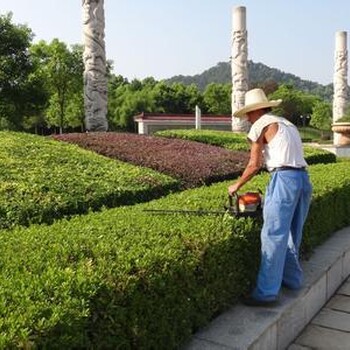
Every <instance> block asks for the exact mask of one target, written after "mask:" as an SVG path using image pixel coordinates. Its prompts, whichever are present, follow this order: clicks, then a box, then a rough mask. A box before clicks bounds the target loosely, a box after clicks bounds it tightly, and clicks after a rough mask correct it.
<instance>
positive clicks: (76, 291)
mask: <svg viewBox="0 0 350 350" xmlns="http://www.w3.org/2000/svg"><path fill="white" fill-rule="evenodd" d="M310 174H311V180H312V182H313V185H314V194H313V202H312V206H311V210H310V215H309V219H308V221H307V225H306V232H305V242H304V245H305V246H306V248H307V249H308V250H310V249H311V248H312V247H313V246H314V245H315V244H318V243H320V242H321V241H322V240H324V239H325V238H326V237H327V236H328V235H329V233H330V232H333V231H334V230H336V229H339V228H341V227H343V226H345V225H349V224H350V206H349V205H348V203H349V200H348V199H349V196H350V174H349V163H348V162H341V163H336V164H330V165H323V166H320V165H315V166H312V167H310ZM267 181H268V174H263V175H261V176H258V177H256V178H255V179H254V181H253V182H252V183H251V184H250V185H249V186H246V188H244V190H249V189H257V188H261V189H264V187H265V185H266V183H267ZM228 185H229V182H224V183H220V184H215V185H212V186H210V187H202V188H198V189H194V190H188V191H185V192H182V193H177V194H172V195H169V196H167V197H166V198H162V199H158V200H155V201H152V202H149V203H145V204H139V205H135V206H129V207H120V208H115V209H110V210H106V211H104V212H101V213H92V214H88V215H84V216H82V217H76V218H73V219H71V220H70V221H65V220H62V221H60V222H57V223H55V224H53V225H51V226H36V225H33V226H31V227H29V228H16V229H14V230H8V231H2V232H0V234H1V245H0V256H1V264H0V278H1V281H2V286H1V289H0V320H1V322H0V348H22V347H23V348H29V347H33V348H48V349H72V348H96V349H176V348H178V347H179V346H180V344H183V343H184V341H186V339H188V337H189V336H190V334H191V333H192V332H194V331H195V330H196V329H198V327H201V326H203V325H204V324H206V323H207V322H208V321H209V320H210V319H211V318H212V317H213V316H215V315H216V314H217V313H218V312H220V311H221V310H223V309H225V308H226V307H227V305H228V304H231V303H234V302H235V300H236V299H237V297H238V296H239V295H240V294H241V293H242V292H244V291H246V290H247V289H248V288H249V286H250V284H251V283H252V281H254V279H255V274H256V271H257V267H258V262H259V231H260V225H261V223H260V222H258V221H253V220H251V219H239V220H237V219H235V218H232V217H230V216H228V215H223V216H210V215H207V216H188V215H152V214H150V213H148V212H145V211H144V209H146V208H162V209H164V208H181V209H185V208H187V209H221V208H222V207H223V205H224V204H225V203H226V199H227V198H226V193H227V186H228Z"/></svg>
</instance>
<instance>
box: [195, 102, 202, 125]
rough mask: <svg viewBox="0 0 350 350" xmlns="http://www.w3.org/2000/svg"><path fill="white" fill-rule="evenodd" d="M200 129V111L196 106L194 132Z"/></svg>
mask: <svg viewBox="0 0 350 350" xmlns="http://www.w3.org/2000/svg"><path fill="white" fill-rule="evenodd" d="M201 128H202V111H201V110H200V108H199V107H198V106H196V130H200V129H201Z"/></svg>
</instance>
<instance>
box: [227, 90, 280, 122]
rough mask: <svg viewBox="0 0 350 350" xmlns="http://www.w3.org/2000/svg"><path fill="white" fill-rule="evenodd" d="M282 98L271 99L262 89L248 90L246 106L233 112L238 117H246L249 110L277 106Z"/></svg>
mask: <svg viewBox="0 0 350 350" xmlns="http://www.w3.org/2000/svg"><path fill="white" fill-rule="evenodd" d="M281 102H282V100H271V101H269V100H268V99H267V97H266V95H265V92H264V91H263V90H262V89H253V90H249V91H247V93H246V94H245V106H244V107H242V108H240V109H237V111H235V112H233V115H234V116H235V117H237V118H242V117H244V116H245V115H246V114H247V113H248V112H252V111H256V110H258V109H263V108H268V107H276V106H278V105H279V104H280V103H281Z"/></svg>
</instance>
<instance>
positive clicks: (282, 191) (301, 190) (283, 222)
mask: <svg viewBox="0 0 350 350" xmlns="http://www.w3.org/2000/svg"><path fill="white" fill-rule="evenodd" d="M311 193H312V186H311V183H310V180H309V175H308V173H307V172H306V171H295V170H283V171H276V172H274V173H272V176H271V179H270V182H269V184H268V187H267V191H266V194H265V202H264V209H263V216H264V224H263V227H262V230H261V262H260V270H259V274H258V277H257V283H256V287H255V289H254V291H253V293H252V296H253V297H254V298H255V299H257V300H266V301H270V300H275V299H276V298H277V296H278V293H279V291H280V289H281V285H282V283H283V284H284V285H286V286H287V287H289V288H291V289H299V288H300V287H301V286H302V282H303V272H302V269H301V266H300V263H299V248H300V244H301V239H302V235H303V226H304V223H305V220H306V217H307V214H308V211H309V206H310V201H311Z"/></svg>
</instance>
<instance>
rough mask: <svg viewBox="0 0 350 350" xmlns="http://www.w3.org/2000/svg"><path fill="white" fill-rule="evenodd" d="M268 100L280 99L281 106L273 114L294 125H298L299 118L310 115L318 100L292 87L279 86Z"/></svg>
mask: <svg viewBox="0 0 350 350" xmlns="http://www.w3.org/2000/svg"><path fill="white" fill-rule="evenodd" d="M269 99H274V100H277V99H282V103H281V105H280V106H279V107H277V108H276V109H274V112H275V113H276V114H277V115H281V116H284V117H285V118H287V119H289V120H290V121H291V122H293V123H294V124H295V125H299V123H300V116H307V115H311V113H312V107H313V106H314V104H315V103H316V102H317V101H319V100H320V98H319V97H317V96H314V95H311V94H308V93H305V92H302V91H300V90H297V89H296V88H294V87H293V86H292V85H280V86H279V88H278V89H277V90H276V91H274V92H273V93H272V94H270V95H269Z"/></svg>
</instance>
